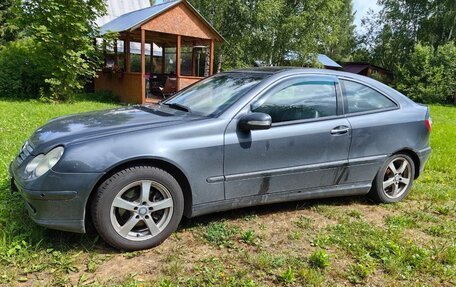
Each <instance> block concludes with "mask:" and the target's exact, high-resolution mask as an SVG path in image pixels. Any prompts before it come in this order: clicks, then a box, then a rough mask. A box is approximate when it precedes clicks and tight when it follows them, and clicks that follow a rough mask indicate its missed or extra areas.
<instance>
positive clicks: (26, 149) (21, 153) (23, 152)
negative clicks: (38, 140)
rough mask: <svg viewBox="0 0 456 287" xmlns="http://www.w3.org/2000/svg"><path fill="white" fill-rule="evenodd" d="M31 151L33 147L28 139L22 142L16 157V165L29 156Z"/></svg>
mask: <svg viewBox="0 0 456 287" xmlns="http://www.w3.org/2000/svg"><path fill="white" fill-rule="evenodd" d="M32 151H33V147H32V146H31V145H30V143H29V142H28V141H26V142H25V143H24V145H23V146H22V148H21V150H20V151H19V154H18V155H17V157H16V162H17V164H18V165H20V164H22V163H23V162H24V160H25V159H26V158H28V157H29V156H30V154H31V153H32Z"/></svg>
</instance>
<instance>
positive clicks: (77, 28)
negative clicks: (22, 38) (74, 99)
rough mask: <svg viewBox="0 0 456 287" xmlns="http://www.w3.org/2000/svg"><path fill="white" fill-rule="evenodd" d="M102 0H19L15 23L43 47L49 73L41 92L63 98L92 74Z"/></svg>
mask: <svg viewBox="0 0 456 287" xmlns="http://www.w3.org/2000/svg"><path fill="white" fill-rule="evenodd" d="M105 5H106V4H105V1H104V0H85V1H80V0H28V1H24V2H22V6H21V11H20V16H19V20H18V23H19V24H20V25H21V27H22V29H23V31H24V32H23V33H24V34H25V35H28V36H29V37H31V38H32V39H33V41H34V42H35V44H36V45H38V46H40V47H41V48H42V51H43V53H44V55H42V56H43V57H45V58H46V60H47V67H48V68H49V69H50V71H51V73H50V74H51V76H50V77H47V78H46V79H45V83H44V84H43V86H42V89H41V93H42V95H44V96H46V97H50V98H51V99H53V100H63V99H66V98H67V97H68V96H70V95H71V94H72V93H74V92H75V91H77V90H79V89H81V88H82V87H83V85H84V83H86V81H87V80H89V79H92V78H93V77H94V76H95V71H96V66H97V65H98V57H97V51H96V49H95V46H94V44H93V41H94V40H93V39H95V37H96V36H97V32H98V31H97V28H96V27H97V26H96V25H95V20H96V19H97V18H98V17H99V16H101V15H103V13H104V12H105V9H106V7H105Z"/></svg>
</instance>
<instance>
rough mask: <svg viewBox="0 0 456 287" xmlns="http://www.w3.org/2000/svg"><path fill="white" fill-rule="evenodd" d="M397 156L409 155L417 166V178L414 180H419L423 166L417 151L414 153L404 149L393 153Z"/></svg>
mask: <svg viewBox="0 0 456 287" xmlns="http://www.w3.org/2000/svg"><path fill="white" fill-rule="evenodd" d="M397 154H405V155H408V156H409V157H410V158H411V159H412V160H413V163H414V165H415V178H414V179H417V178H418V177H419V176H420V166H421V162H420V158H419V157H418V154H417V153H416V152H415V151H413V150H412V149H408V148H404V149H401V150H398V151H397V152H395V153H393V155H397Z"/></svg>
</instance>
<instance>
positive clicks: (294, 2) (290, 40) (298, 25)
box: [191, 0, 355, 68]
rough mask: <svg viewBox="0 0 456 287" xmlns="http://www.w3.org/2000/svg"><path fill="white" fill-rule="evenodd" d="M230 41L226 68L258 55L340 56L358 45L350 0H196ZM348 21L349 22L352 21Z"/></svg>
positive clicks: (277, 60)
mask: <svg viewBox="0 0 456 287" xmlns="http://www.w3.org/2000/svg"><path fill="white" fill-rule="evenodd" d="M191 3H192V4H193V5H194V6H195V7H196V8H197V9H198V10H200V11H201V12H202V14H203V15H204V16H205V17H206V18H207V19H208V20H209V21H210V22H211V23H212V24H213V25H214V27H215V28H216V29H218V30H219V31H220V32H221V34H222V35H223V36H224V37H225V38H226V40H227V43H226V44H225V45H224V46H223V47H222V48H221V50H219V51H218V52H219V55H222V57H223V59H224V60H225V62H224V67H225V68H235V67H243V66H250V65H251V64H252V63H253V62H254V61H255V60H260V61H263V62H265V63H268V64H271V65H281V64H284V56H285V55H286V54H287V52H295V53H297V54H299V55H301V56H302V59H301V60H302V64H303V63H304V62H306V61H307V59H306V56H308V55H311V54H315V53H317V52H323V53H329V54H330V55H331V56H333V57H335V58H338V59H341V58H343V57H344V56H345V53H347V51H349V50H351V49H352V48H353V46H354V44H355V42H354V41H352V40H351V39H353V38H354V36H353V23H352V22H353V12H352V7H351V1H350V0H328V1H320V0H306V1H304V0H249V1H245V0H231V1H228V0H220V1H209V0H191ZM347 24H349V25H348V26H347Z"/></svg>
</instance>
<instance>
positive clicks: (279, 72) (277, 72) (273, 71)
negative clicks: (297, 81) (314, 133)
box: [226, 67, 412, 102]
mask: <svg viewBox="0 0 456 287" xmlns="http://www.w3.org/2000/svg"><path fill="white" fill-rule="evenodd" d="M226 73H234V74H244V75H249V74H250V75H260V74H261V75H262V76H264V78H271V77H272V76H278V77H282V76H293V75H299V74H312V75H326V76H335V77H344V78H347V79H353V80H357V81H360V82H362V83H365V84H368V85H370V86H373V87H376V88H377V89H379V90H381V91H383V92H385V93H387V94H389V95H391V94H393V95H394V96H395V97H396V98H401V99H403V100H405V101H407V102H412V101H411V100H410V99H409V98H407V97H406V96H405V95H403V94H402V93H399V92H398V91H397V90H395V89H393V88H391V87H389V86H387V85H385V84H383V83H381V82H379V81H376V80H374V79H372V78H370V77H366V76H363V75H358V74H353V73H349V72H343V71H338V70H329V69H315V68H301V67H258V68H256V67H253V68H246V69H238V70H232V71H229V72H226Z"/></svg>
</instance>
